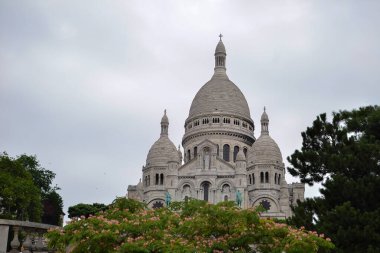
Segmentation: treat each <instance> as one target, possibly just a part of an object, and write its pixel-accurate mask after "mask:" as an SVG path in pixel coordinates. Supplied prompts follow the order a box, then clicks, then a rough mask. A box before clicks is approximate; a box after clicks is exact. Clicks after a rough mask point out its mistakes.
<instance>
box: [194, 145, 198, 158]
mask: <svg viewBox="0 0 380 253" xmlns="http://www.w3.org/2000/svg"><path fill="white" fill-rule="evenodd" d="M197 154H198V147H194V158H196V157H197Z"/></svg>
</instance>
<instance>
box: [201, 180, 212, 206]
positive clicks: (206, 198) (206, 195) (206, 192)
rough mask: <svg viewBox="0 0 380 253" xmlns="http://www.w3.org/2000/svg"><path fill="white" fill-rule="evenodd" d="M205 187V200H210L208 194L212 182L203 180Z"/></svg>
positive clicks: (203, 186) (203, 187)
mask: <svg viewBox="0 0 380 253" xmlns="http://www.w3.org/2000/svg"><path fill="white" fill-rule="evenodd" d="M201 187H202V189H203V200H205V201H208V194H209V190H210V183H209V182H203V183H202V185H201Z"/></svg>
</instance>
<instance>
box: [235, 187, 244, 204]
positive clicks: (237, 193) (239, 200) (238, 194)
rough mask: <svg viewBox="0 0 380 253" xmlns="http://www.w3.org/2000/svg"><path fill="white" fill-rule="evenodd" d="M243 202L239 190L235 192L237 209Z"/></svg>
mask: <svg viewBox="0 0 380 253" xmlns="http://www.w3.org/2000/svg"><path fill="white" fill-rule="evenodd" d="M242 202H243V197H242V195H241V192H240V190H238V191H237V192H236V204H237V205H238V207H241V203H242Z"/></svg>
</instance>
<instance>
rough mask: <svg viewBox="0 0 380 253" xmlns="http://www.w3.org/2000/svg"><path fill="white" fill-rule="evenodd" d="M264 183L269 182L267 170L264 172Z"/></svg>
mask: <svg viewBox="0 0 380 253" xmlns="http://www.w3.org/2000/svg"><path fill="white" fill-rule="evenodd" d="M265 183H269V172H265Z"/></svg>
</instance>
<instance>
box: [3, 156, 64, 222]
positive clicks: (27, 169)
mask: <svg viewBox="0 0 380 253" xmlns="http://www.w3.org/2000/svg"><path fill="white" fill-rule="evenodd" d="M54 177H55V174H54V173H53V172H52V171H50V170H46V169H44V168H42V167H41V165H40V164H39V162H38V160H37V157H36V156H28V155H25V154H23V155H20V156H18V157H17V158H12V157H9V156H8V155H7V154H6V153H3V154H1V155H0V181H1V182H2V184H1V185H0V197H1V198H2V200H1V202H0V208H2V210H3V211H2V212H1V214H0V217H3V218H8V219H18V220H30V221H37V222H39V221H41V219H42V221H43V222H47V223H49V224H53V225H58V224H59V222H60V220H61V219H60V215H61V214H63V211H62V209H63V201H62V198H61V196H59V194H58V193H57V192H56V190H58V189H59V188H58V187H56V186H55V187H52V186H51V185H52V181H53V179H54Z"/></svg>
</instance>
